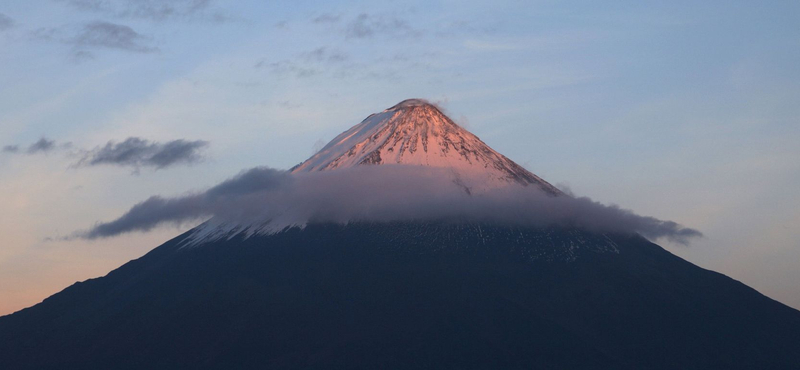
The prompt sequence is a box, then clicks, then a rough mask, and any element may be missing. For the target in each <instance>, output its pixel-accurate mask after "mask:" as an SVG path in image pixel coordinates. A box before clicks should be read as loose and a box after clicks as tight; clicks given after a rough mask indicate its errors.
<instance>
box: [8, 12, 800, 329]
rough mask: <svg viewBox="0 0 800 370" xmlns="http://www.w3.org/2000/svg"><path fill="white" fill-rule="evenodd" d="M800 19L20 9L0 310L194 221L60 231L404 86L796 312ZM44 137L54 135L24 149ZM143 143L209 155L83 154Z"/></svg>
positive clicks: (261, 161)
mask: <svg viewBox="0 0 800 370" xmlns="http://www.w3.org/2000/svg"><path fill="white" fill-rule="evenodd" d="M798 14H800V3H797V2H794V1H770V2H760V3H759V2H748V1H704V2H699V3H698V2H696V1H669V2H666V1H658V2H656V1H615V2H613V3H598V2H593V1H518V2H514V1H508V2H503V1H492V2H479V1H459V2H456V1H439V2H431V1H425V2H422V1H419V2H414V1H409V2H375V1H363V2H330V1H325V2H322V1H295V2H291V3H289V2H285V3H277V2H271V3H267V2H263V1H237V2H235V3H234V2H222V1H213V0H161V1H155V0H151V1H133V0H39V1H21V0H19V1H15V0H11V1H5V2H3V3H2V4H0V147H6V146H8V147H15V148H17V150H16V152H12V151H11V150H8V151H4V152H3V153H0V204H3V205H4V206H3V207H1V208H0V235H2V239H3V240H2V241H3V243H0V296H3V297H9V298H7V299H4V300H3V302H2V303H0V314H2V313H9V312H12V311H14V310H17V309H20V308H22V307H25V306H29V305H31V304H34V303H36V302H38V301H40V300H41V299H43V298H44V297H46V296H48V295H50V294H52V293H54V292H56V291H58V290H60V289H62V288H63V287H65V286H67V285H69V284H71V283H73V282H74V281H78V280H85V279H87V278H91V277H96V276H100V275H103V274H105V273H106V272H108V271H109V270H111V269H113V268H115V267H117V266H119V265H120V264H122V263H124V262H125V261H127V260H130V259H133V258H136V257H138V256H140V255H142V254H144V253H145V252H146V251H148V250H149V249H151V248H153V247H155V246H156V245H158V244H160V243H161V242H163V241H164V240H166V239H168V238H170V237H171V236H174V235H176V234H177V233H178V232H179V231H180V230H183V229H186V228H188V227H190V226H191V225H183V226H182V227H180V228H178V229H175V228H163V229H158V230H156V231H154V232H151V233H148V234H131V235H128V236H123V237H118V238H112V239H103V240H97V241H91V242H89V241H81V240H72V241H58V240H56V241H53V240H48V239H47V238H54V237H55V238H57V237H58V236H63V235H68V234H69V233H70V232H72V231H74V230H78V229H85V228H87V227H89V226H91V225H93V224H95V223H96V222H99V221H104V220H109V219H113V218H115V217H117V216H118V215H119V214H121V213H123V212H124V211H125V210H127V209H128V208H129V207H130V206H131V205H133V204H135V203H137V202H139V201H141V200H143V199H146V198H147V197H149V196H150V195H153V194H161V195H167V196H169V195H180V194H183V193H185V192H187V191H192V190H201V189H204V188H206V187H209V186H212V185H214V184H216V183H218V182H219V181H221V180H223V179H225V178H228V177H230V176H232V175H234V174H236V173H238V172H239V171H240V170H242V169H245V168H250V167H253V166H259V165H267V166H271V167H275V168H289V167H291V166H293V165H294V164H297V163H298V162H300V161H302V160H304V159H305V158H307V157H308V156H310V155H311V154H312V153H313V151H314V148H318V147H319V146H320V143H324V142H327V141H328V140H330V139H332V138H333V137H334V136H336V135H337V134H338V133H340V132H342V131H344V130H346V129H347V128H349V127H350V126H352V125H354V124H356V123H358V122H360V121H361V120H362V119H363V118H365V117H366V116H367V115H369V114H370V113H373V112H376V111H380V110H382V109H384V108H387V107H389V106H391V105H393V104H395V103H397V102H399V101H401V100H403V99H406V98H412V97H420V98H426V99H429V100H431V101H434V102H437V103H438V104H439V105H441V106H442V107H443V108H444V109H445V110H446V113H448V114H449V115H450V116H451V117H452V118H453V119H454V120H456V122H458V123H460V124H462V125H463V126H465V127H466V128H467V129H469V130H470V131H472V132H473V133H475V134H476V135H478V136H479V137H480V138H481V139H483V140H484V141H485V142H486V143H487V144H489V145H490V146H492V147H493V148H494V149H496V150H498V151H499V152H501V153H503V154H505V155H506V156H508V157H509V158H511V159H513V160H515V161H516V162H518V163H520V164H522V165H524V166H526V167H527V168H528V169H529V170H531V171H532V172H534V173H536V174H537V175H539V176H541V177H543V178H545V179H546V180H548V181H550V182H551V183H554V184H560V185H562V186H563V185H566V186H569V187H570V188H571V189H572V190H573V191H574V192H575V193H577V194H579V195H586V196H590V197H592V198H593V199H595V200H598V201H601V202H604V203H607V204H611V203H613V204H618V205H620V206H622V207H625V208H630V209H633V210H635V211H636V212H638V213H640V214H645V215H652V216H655V217H658V218H662V219H670V220H675V221H678V222H680V223H682V224H684V225H687V226H690V227H694V228H697V229H700V230H701V231H703V232H704V234H705V235H706V237H705V238H704V239H702V240H698V241H696V242H695V243H693V244H692V245H691V246H689V247H684V246H680V245H670V244H664V246H665V247H666V248H667V249H669V250H670V251H671V252H673V253H676V254H678V255H680V256H682V257H684V258H686V259H688V260H689V261H691V262H693V263H696V264H698V265H700V266H702V267H705V268H710V269H713V270H716V271H720V272H723V273H725V274H727V275H729V276H732V277H733V278H736V279H738V280H741V281H743V282H744V283H746V284H748V285H751V286H753V287H754V288H756V289H758V290H760V291H761V292H763V293H765V294H767V295H769V296H770V297H773V298H776V299H778V300H780V301H782V302H784V303H787V304H789V305H792V306H793V307H800V291H798V290H797V288H796V286H797V285H798V284H800V268H798V267H800V265H798V262H797V261H800V227H798V225H800V211H798V209H800V190H798V189H800V187H798V184H800V149H798V147H800V145H798V144H800V122H799V121H800V105H798V104H797V101H798V97H800V26H798V22H797V16H798ZM42 137H44V138H46V139H47V140H50V141H52V142H53V148H51V149H49V150H45V151H37V152H31V153H27V151H28V148H30V145H32V144H33V143H35V142H37V141H38V140H39V139H41V138H42ZM129 137H138V138H142V139H145V140H148V142H150V143H167V142H170V141H173V140H186V141H207V142H208V145H207V146H205V147H203V150H202V152H200V154H199V155H201V157H202V158H200V159H201V160H193V161H186V163H178V164H176V165H174V166H169V167H167V168H160V169H158V168H155V167H148V166H147V165H143V166H141V168H138V170H137V169H136V168H133V167H131V166H113V165H103V166H82V165H76V163H78V162H79V161H80V159H81V156H85V153H86V152H87V151H88V152H91V151H92V150H95V149H96V148H100V147H103V146H105V145H107V144H108V143H109V142H110V141H113V142H115V143H119V142H122V141H124V140H125V139H127V138H129ZM189 162H190V163H189ZM184 164H188V165H184Z"/></svg>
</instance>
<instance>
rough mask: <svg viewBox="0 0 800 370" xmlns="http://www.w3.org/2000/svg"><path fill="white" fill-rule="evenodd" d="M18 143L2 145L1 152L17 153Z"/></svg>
mask: <svg viewBox="0 0 800 370" xmlns="http://www.w3.org/2000/svg"><path fill="white" fill-rule="evenodd" d="M18 152H19V145H6V146H4V147H3V153H18Z"/></svg>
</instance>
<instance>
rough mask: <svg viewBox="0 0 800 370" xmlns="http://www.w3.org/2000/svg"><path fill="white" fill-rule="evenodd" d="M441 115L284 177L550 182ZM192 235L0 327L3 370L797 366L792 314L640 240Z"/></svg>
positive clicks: (428, 229) (517, 229)
mask: <svg viewBox="0 0 800 370" xmlns="http://www.w3.org/2000/svg"><path fill="white" fill-rule="evenodd" d="M437 112H438V110H435V108H432V107H430V106H428V105H426V104H424V103H422V102H419V101H406V102H404V103H401V104H399V105H398V106H395V107H393V108H390V109H388V110H386V111H384V112H383V113H379V114H377V115H373V116H371V117H370V118H368V119H367V120H365V121H364V122H362V124H360V125H359V126H356V127H355V128H353V129H351V130H350V131H348V132H347V133H345V134H343V136H340V137H339V138H337V139H336V140H334V141H333V142H332V143H331V144H329V145H328V146H327V147H326V149H323V150H322V151H321V152H320V153H319V154H317V155H315V156H314V157H312V158H311V159H309V160H308V161H306V162H304V163H303V164H301V165H299V166H298V167H297V168H295V169H294V171H324V170H330V169H333V168H344V166H360V165H366V164H367V163H372V164H376V163H378V164H380V163H382V164H398V163H400V164H420V165H429V166H431V165H442V163H444V164H445V165H447V166H452V168H456V169H459V170H460V171H465V172H470V173H471V171H472V170H473V167H471V166H475V167H477V168H483V169H484V170H485V171H487V172H488V173H491V177H487V178H490V179H491V181H492V182H488V184H491V185H492V186H500V185H498V184H504V183H505V184H507V186H517V185H528V186H530V185H532V184H533V185H536V186H543V187H544V188H545V189H546V188H547V185H546V183H545V182H543V181H541V180H538V178H531V177H529V176H527V175H525V176H523V175H524V174H526V173H527V172H520V171H518V170H517V169H516V168H515V167H513V166H512V165H511V164H513V162H510V161H508V160H507V159H506V158H505V157H503V156H501V155H499V154H497V153H495V152H494V151H491V149H488V147H486V146H485V145H484V144H483V143H481V142H480V141H479V140H477V138H475V137H474V136H472V135H468V133H466V131H463V130H460V129H459V128H458V127H457V126H454V124H451V122H450V121H449V120H447V119H446V117H444V116H443V115H441V113H440V112H438V113H437ZM443 117H444V118H443ZM422 138H427V139H426V140H427V144H423V143H422ZM414 143H416V144H414ZM454 143H464V145H463V153H465V154H464V155H462V154H459V153H462V152H459V150H462V146H460V145H459V146H453V145H454ZM426 145H427V148H428V149H427V152H426V151H425V150H426V149H425V147H426ZM390 148H392V149H393V150H391V151H389V149H390ZM401 148H402V149H401ZM412 148H415V149H414V151H413V152H412V151H411V149H412ZM420 148H422V149H420ZM434 148H435V149H434ZM442 148H451V149H449V151H446V152H445V151H443V149H442ZM476 148H480V149H479V150H478V152H477V153H474V152H472V150H475V149H476ZM420 150H421V151H422V152H423V153H426V155H424V156H423V155H420ZM351 152H352V153H353V154H352V155H349V154H348V153H351ZM373 153H378V154H373ZM455 154H458V155H455ZM367 158H371V159H367ZM431 158H436V159H437V160H436V161H434V160H431ZM442 158H443V159H442ZM462 159H463V160H462ZM414 161H417V162H414ZM465 163H466V164H465ZM465 168H466V169H469V171H467V170H465ZM506 169H507V170H508V171H506ZM509 171H510V172H509ZM461 175H463V172H462V174H461ZM534 180H535V181H534ZM545 199H550V200H553V199H568V198H545ZM195 233H196V230H192V231H189V232H187V233H185V234H183V235H181V236H178V237H176V238H175V239H173V240H171V241H168V242H167V243H165V244H163V245H161V246H159V247H157V248H155V249H153V250H152V251H151V252H149V253H148V254H146V255H145V256H143V257H141V258H139V259H136V260H134V261H131V262H129V263H126V264H125V265H123V266H121V267H120V268H118V269H116V270H114V271H111V272H110V273H109V274H108V275H106V276H103V277H100V278H96V279H90V280H87V281H84V282H78V283H75V284H74V285H72V286H70V287H68V288H66V289H64V290H63V291H61V292H59V293H57V294H55V295H53V296H51V297H49V298H47V299H45V300H44V301H43V302H42V303H40V304H37V305H35V306H33V307H30V308H27V309H24V310H22V311H19V312H16V313H14V314H11V315H8V316H3V317H0V369H4V370H16V369H37V370H40V369H59V370H61V369H170V370H174V369H265V368H267V369H300V368H302V369H409V368H415V369H416V368H420V369H664V370H667V369H725V370H730V369H748V370H749V369H798V364H800V350H798V349H800V312H798V311H797V310H794V309H792V308H790V307H787V306H785V305H783V304H781V303H779V302H776V301H774V300H772V299H770V298H768V297H765V296H764V295H762V294H760V293H758V292H757V291H755V290H753V289H751V288H749V287H747V286H745V285H744V284H742V283H740V282H738V281H735V280H733V279H731V278H728V277H726V276H724V275H721V274H718V273H716V272H713V271H708V270H705V269H702V268H700V267H697V266H695V265H693V264H691V263H689V262H687V261H684V260H682V259H681V258H679V257H677V256H675V255H672V254H671V253H669V252H667V251H666V250H664V249H663V248H661V247H659V246H658V245H655V244H653V243H651V242H650V241H648V240H647V239H645V238H643V237H642V236H640V235H637V234H633V233H620V232H597V231H589V230H584V229H580V228H576V227H570V226H553V227H524V226H512V225H503V224H496V223H495V224H484V223H463V222H455V221H448V220H443V221H441V222H419V221H403V222H400V221H398V222H352V223H347V224H342V223H309V224H308V225H307V226H306V227H304V228H287V229H284V230H281V231H279V232H275V233H269V234H254V235H245V234H232V235H231V236H229V237H226V238H214V239H208V240H206V241H203V242H202V244H201V245H195V246H193V247H189V246H187V245H188V244H187V241H189V240H190V239H191V238H192V236H193V235H194V234H195Z"/></svg>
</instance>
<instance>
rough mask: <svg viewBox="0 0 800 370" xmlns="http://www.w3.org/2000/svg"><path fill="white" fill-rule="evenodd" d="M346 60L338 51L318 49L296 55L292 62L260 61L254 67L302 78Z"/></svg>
mask: <svg viewBox="0 0 800 370" xmlns="http://www.w3.org/2000/svg"><path fill="white" fill-rule="evenodd" d="M348 58H349V57H348V55H347V54H345V53H344V52H342V51H340V50H336V49H329V48H326V47H318V48H316V49H313V50H310V51H306V52H302V53H300V54H298V55H297V56H296V58H294V59H293V60H290V59H284V60H281V61H277V62H269V61H267V60H260V61H258V62H257V63H256V64H255V67H256V68H268V69H269V70H270V71H271V72H272V73H275V74H281V75H286V74H289V75H294V76H295V77H298V78H302V77H310V76H313V75H317V74H320V73H322V72H323V71H326V70H329V69H330V68H331V67H332V66H337V67H341V63H343V62H345V61H347V60H348Z"/></svg>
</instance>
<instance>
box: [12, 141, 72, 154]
mask: <svg viewBox="0 0 800 370" xmlns="http://www.w3.org/2000/svg"><path fill="white" fill-rule="evenodd" d="M69 145H70V144H69V143H65V144H62V145H61V146H63V147H69ZM56 148H57V145H56V142H55V140H50V139H47V138H45V137H42V138H40V139H39V140H37V141H36V142H35V143H33V144H31V145H29V146H28V147H27V148H26V149H25V150H24V151H23V150H22V149H21V148H20V146H19V145H6V146H4V147H3V150H2V152H3V153H8V154H17V153H24V154H29V155H31V154H39V153H49V152H51V151H53V150H54V149H56Z"/></svg>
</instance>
